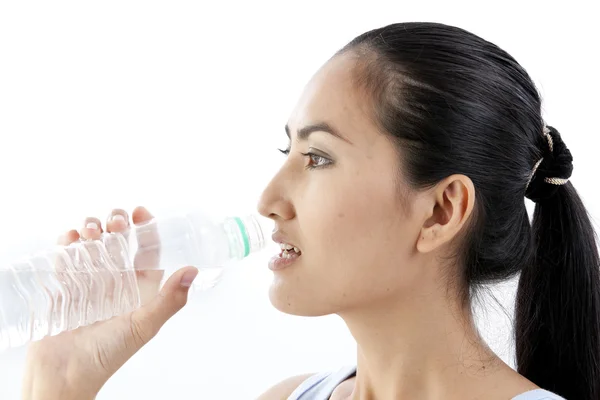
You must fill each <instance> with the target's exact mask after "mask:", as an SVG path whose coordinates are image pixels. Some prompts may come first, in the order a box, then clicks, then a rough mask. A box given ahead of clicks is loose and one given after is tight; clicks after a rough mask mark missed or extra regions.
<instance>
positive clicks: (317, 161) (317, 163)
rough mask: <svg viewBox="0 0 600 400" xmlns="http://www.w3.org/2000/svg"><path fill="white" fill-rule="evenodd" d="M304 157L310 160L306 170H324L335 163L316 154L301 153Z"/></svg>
mask: <svg viewBox="0 0 600 400" xmlns="http://www.w3.org/2000/svg"><path fill="white" fill-rule="evenodd" d="M301 154H302V155H303V156H304V157H307V158H308V160H309V163H308V165H307V166H306V169H316V168H324V167H327V166H329V165H331V164H333V161H331V160H330V159H329V158H327V157H324V156H321V155H318V154H315V153H311V152H308V153H301Z"/></svg>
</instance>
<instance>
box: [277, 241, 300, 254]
mask: <svg viewBox="0 0 600 400" xmlns="http://www.w3.org/2000/svg"><path fill="white" fill-rule="evenodd" d="M279 246H280V247H281V250H285V251H289V250H292V249H294V251H295V252H296V253H299V252H300V249H299V248H297V247H294V246H292V245H291V244H287V243H279Z"/></svg>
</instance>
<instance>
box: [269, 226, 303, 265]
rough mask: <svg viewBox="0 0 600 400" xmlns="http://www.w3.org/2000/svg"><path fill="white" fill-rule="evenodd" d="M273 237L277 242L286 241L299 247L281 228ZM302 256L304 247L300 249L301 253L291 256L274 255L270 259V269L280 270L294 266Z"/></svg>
mask: <svg viewBox="0 0 600 400" xmlns="http://www.w3.org/2000/svg"><path fill="white" fill-rule="evenodd" d="M271 238H272V239H273V242H275V243H277V244H279V243H286V244H289V245H291V246H294V247H297V246H296V244H295V243H293V242H292V241H291V240H290V239H288V238H287V236H286V235H285V234H284V233H283V232H281V231H279V230H277V231H275V232H274V233H273V235H272V236H271ZM300 257H302V249H300V254H299V255H294V256H292V257H291V258H283V257H280V256H279V255H276V256H273V258H271V260H270V261H269V269H270V270H271V271H280V270H282V269H286V268H288V267H290V266H292V265H293V264H294V263H295V262H296V261H298V259H299V258H300Z"/></svg>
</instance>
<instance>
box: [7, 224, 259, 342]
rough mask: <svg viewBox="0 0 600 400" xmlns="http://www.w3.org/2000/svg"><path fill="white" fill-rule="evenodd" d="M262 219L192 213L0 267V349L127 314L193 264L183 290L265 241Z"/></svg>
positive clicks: (209, 282)
mask: <svg viewBox="0 0 600 400" xmlns="http://www.w3.org/2000/svg"><path fill="white" fill-rule="evenodd" d="M268 229H269V228H268V222H267V220H265V219H263V218H262V217H258V216H247V217H243V218H239V217H231V218H224V219H221V220H215V219H213V218H209V217H208V216H206V215H205V214H203V213H199V212H193V213H188V214H185V215H181V216H175V217H170V218H164V219H156V218H155V219H153V220H151V221H148V222H146V223H143V224H137V225H132V226H131V228H130V229H129V230H128V231H127V232H125V233H123V234H121V233H103V234H102V236H101V238H100V239H98V240H80V241H77V242H74V243H72V244H71V245H69V246H57V247H55V248H53V249H50V250H48V251H46V252H43V253H42V254H37V255H35V256H32V257H29V258H27V259H25V260H23V261H19V262H16V263H14V264H12V265H8V266H0V351H2V350H4V349H6V348H9V347H17V346H21V345H23V344H26V343H28V342H30V341H35V340H39V339H41V338H43V337H44V336H47V335H56V334H58V333H60V332H63V331H66V330H71V329H75V328H78V327H80V326H85V325H89V324H92V323H94V322H96V321H102V320H106V319H109V318H111V317H113V316H117V315H121V314H124V313H126V312H129V311H132V310H134V309H136V308H137V307H139V306H140V305H141V304H143V303H144V302H145V301H147V300H149V299H150V298H152V297H154V295H156V293H157V292H158V290H160V288H161V287H162V284H163V283H164V282H165V281H166V279H168V277H169V276H171V274H172V273H173V272H175V271H176V270H177V269H179V268H181V267H184V266H188V265H191V266H195V267H197V268H198V269H199V274H198V277H197V278H196V280H195V281H194V285H193V286H192V288H191V292H192V293H193V292H195V291H202V290H206V289H209V288H211V287H213V286H214V285H215V284H216V283H217V282H218V279H219V277H220V276H221V273H222V271H223V268H224V267H225V266H226V265H228V264H229V263H231V262H233V261H235V260H241V259H243V258H245V257H247V256H248V255H250V254H252V253H254V252H257V251H259V250H262V249H263V248H264V247H265V246H266V242H267V240H266V239H267V236H266V235H267V234H269V233H270V231H269V230H268Z"/></svg>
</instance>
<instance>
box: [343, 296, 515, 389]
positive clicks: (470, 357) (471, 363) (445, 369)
mask: <svg viewBox="0 0 600 400" xmlns="http://www.w3.org/2000/svg"><path fill="white" fill-rule="evenodd" d="M431 289H433V290H431ZM444 294H445V292H444V291H443V290H439V288H430V290H424V288H420V293H411V294H410V295H409V296H405V297H403V298H402V299H395V300H394V299H390V298H388V299H386V300H385V301H382V302H381V303H379V304H373V305H370V306H369V307H364V308H361V309H356V310H349V311H347V312H345V313H343V314H340V316H341V317H342V318H343V319H344V320H345V322H346V324H347V325H348V327H349V328H350V331H351V332H352V335H353V336H354V338H355V340H356V341H357V345H358V357H357V359H358V374H357V378H356V384H355V389H354V393H353V396H354V397H353V398H357V399H358V398H359V399H361V400H363V399H392V398H393V399H400V398H402V399H405V398H406V399H442V398H443V399H451V398H454V397H456V398H460V396H463V395H465V394H466V393H471V394H472V393H473V388H474V387H477V385H479V384H480V383H481V381H482V380H483V379H484V377H485V376H488V375H489V373H491V372H493V371H494V369H495V368H498V367H499V366H501V364H502V365H503V366H506V365H505V364H504V363H502V361H500V360H499V358H498V357H497V356H496V355H495V354H494V353H493V352H492V351H491V350H490V349H489V348H488V347H487V345H486V344H485V342H484V341H483V340H482V339H481V338H480V336H479V335H478V333H477V329H476V327H475V324H474V323H473V319H472V315H471V312H470V311H469V310H468V309H467V308H468V307H462V306H459V305H458V304H451V303H449V301H448V299H447V298H443V297H442V296H443V295H444Z"/></svg>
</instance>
